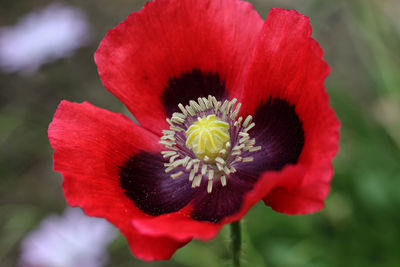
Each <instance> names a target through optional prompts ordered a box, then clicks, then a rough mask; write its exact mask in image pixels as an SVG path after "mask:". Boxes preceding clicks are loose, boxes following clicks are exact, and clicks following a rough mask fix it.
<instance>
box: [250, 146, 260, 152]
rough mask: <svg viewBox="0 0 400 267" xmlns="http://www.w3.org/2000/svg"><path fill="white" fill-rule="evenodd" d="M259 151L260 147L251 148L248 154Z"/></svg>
mask: <svg viewBox="0 0 400 267" xmlns="http://www.w3.org/2000/svg"><path fill="white" fill-rule="evenodd" d="M259 150H261V146H256V147H252V148H250V149H249V151H250V152H256V151H259Z"/></svg>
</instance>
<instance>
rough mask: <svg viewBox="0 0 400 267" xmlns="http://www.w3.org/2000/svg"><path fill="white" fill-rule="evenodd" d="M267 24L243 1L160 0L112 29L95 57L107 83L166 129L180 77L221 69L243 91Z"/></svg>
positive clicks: (151, 125)
mask: <svg viewBox="0 0 400 267" xmlns="http://www.w3.org/2000/svg"><path fill="white" fill-rule="evenodd" d="M262 23H263V21H262V19H261V18H260V17H259V15H258V14H257V13H256V12H255V11H254V9H253V8H252V6H251V5H250V4H249V3H246V2H242V1H237V0H157V1H154V2H149V3H147V4H146V6H145V7H144V8H143V10H142V11H140V12H135V13H133V14H131V15H130V16H129V17H128V18H127V20H125V21H124V22H122V23H121V24H119V25H118V26H117V27H116V28H114V29H113V30H111V31H109V32H108V34H107V36H106V37H105V38H104V40H103V41H102V42H101V44H100V46H99V48H98V50H97V52H96V54H95V61H96V64H97V66H98V70H99V73H100V77H101V79H102V81H103V84H104V86H105V87H106V88H107V89H108V90H109V91H111V92H112V93H113V94H114V95H116V96H117V97H118V98H119V99H120V100H121V101H122V102H124V103H125V105H126V106H127V107H128V109H129V110H130V111H131V112H132V113H133V115H134V116H135V117H136V118H137V119H138V121H139V122H140V124H141V125H142V126H144V127H146V128H148V129H150V130H151V131H153V132H156V133H160V132H161V130H162V129H165V128H167V127H166V126H167V124H166V123H165V110H164V108H163V106H162V99H161V97H162V92H163V90H165V87H166V86H167V85H168V81H169V79H171V78H173V77H174V76H179V75H180V74H182V73H184V72H190V71H192V70H193V69H200V70H201V71H203V72H207V73H210V72H211V73H212V72H214V73H215V72H216V73H218V74H219V76H220V78H221V79H222V80H223V81H224V82H225V85H226V88H229V89H228V91H229V92H230V95H231V96H235V95H238V94H239V93H240V91H241V89H242V81H243V74H244V68H245V67H246V66H247V63H248V61H249V58H250V55H251V53H252V50H253V48H254V45H255V42H256V40H257V37H258V34H259V32H260V30H261V27H262ZM187 90H191V88H187ZM176 97H177V98H179V95H177V96H176Z"/></svg>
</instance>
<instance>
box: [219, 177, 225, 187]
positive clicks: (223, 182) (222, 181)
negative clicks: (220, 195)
mask: <svg viewBox="0 0 400 267" xmlns="http://www.w3.org/2000/svg"><path fill="white" fill-rule="evenodd" d="M220 180H221V184H222V186H226V177H225V175H222V176H221V177H220Z"/></svg>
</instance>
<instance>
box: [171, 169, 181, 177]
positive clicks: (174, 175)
mask: <svg viewBox="0 0 400 267" xmlns="http://www.w3.org/2000/svg"><path fill="white" fill-rule="evenodd" d="M182 174H183V171H179V172H177V173H174V174H171V178H172V179H176V178H178V177H179V176H181V175H182Z"/></svg>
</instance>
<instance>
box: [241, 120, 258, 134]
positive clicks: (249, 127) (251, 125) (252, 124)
mask: <svg viewBox="0 0 400 267" xmlns="http://www.w3.org/2000/svg"><path fill="white" fill-rule="evenodd" d="M255 125H256V124H255V123H254V122H252V123H251V124H250V125H249V126H248V127H247V128H246V129H244V131H245V132H248V131H250V129H251V128H253V127H254V126H255Z"/></svg>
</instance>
